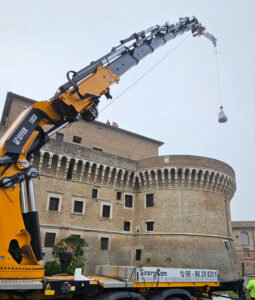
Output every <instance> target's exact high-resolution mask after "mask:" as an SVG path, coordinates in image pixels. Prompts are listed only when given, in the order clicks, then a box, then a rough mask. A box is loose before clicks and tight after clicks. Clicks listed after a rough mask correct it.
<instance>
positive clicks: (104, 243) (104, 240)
mask: <svg viewBox="0 0 255 300" xmlns="http://www.w3.org/2000/svg"><path fill="white" fill-rule="evenodd" d="M108 249H109V238H104V237H102V238H101V250H108Z"/></svg>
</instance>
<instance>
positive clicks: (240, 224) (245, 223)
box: [231, 221, 255, 228]
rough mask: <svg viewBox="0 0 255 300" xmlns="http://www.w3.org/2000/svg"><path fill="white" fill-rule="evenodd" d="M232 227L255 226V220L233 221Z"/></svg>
mask: <svg viewBox="0 0 255 300" xmlns="http://www.w3.org/2000/svg"><path fill="white" fill-rule="evenodd" d="M231 223H232V228H251V227H253V228H255V221H232V222H231Z"/></svg>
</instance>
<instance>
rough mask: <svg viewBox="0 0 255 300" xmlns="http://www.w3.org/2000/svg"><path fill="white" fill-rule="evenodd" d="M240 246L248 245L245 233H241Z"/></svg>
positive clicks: (247, 236) (247, 237)
mask: <svg viewBox="0 0 255 300" xmlns="http://www.w3.org/2000/svg"><path fill="white" fill-rule="evenodd" d="M240 240H241V245H249V235H248V233H247V232H246V231H242V232H241V237H240Z"/></svg>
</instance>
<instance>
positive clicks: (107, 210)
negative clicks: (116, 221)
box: [102, 205, 111, 218]
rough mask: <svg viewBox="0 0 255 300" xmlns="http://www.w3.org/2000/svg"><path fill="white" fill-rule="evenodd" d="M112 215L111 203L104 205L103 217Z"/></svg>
mask: <svg viewBox="0 0 255 300" xmlns="http://www.w3.org/2000/svg"><path fill="white" fill-rule="evenodd" d="M110 215H111V206H110V205H103V209H102V217H104V218H110Z"/></svg>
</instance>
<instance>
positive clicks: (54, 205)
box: [49, 197, 59, 211]
mask: <svg viewBox="0 0 255 300" xmlns="http://www.w3.org/2000/svg"><path fill="white" fill-rule="evenodd" d="M58 206H59V198H55V197H50V203H49V210H52V211H58Z"/></svg>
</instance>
